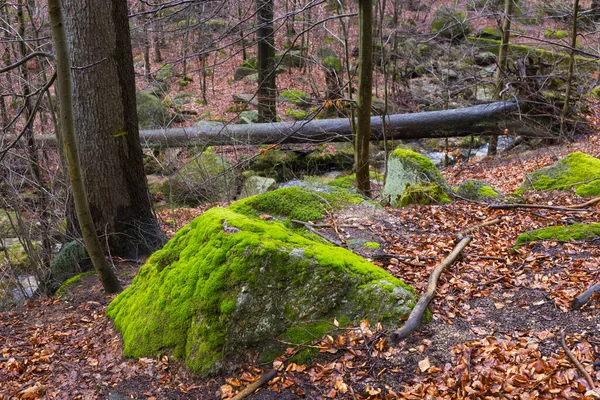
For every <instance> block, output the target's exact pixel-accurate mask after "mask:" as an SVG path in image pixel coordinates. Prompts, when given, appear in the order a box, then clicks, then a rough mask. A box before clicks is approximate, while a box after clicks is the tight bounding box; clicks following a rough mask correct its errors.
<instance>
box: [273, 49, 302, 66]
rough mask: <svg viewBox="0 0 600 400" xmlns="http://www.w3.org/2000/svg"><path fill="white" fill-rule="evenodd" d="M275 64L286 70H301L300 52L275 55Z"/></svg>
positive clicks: (287, 51)
mask: <svg viewBox="0 0 600 400" xmlns="http://www.w3.org/2000/svg"><path fill="white" fill-rule="evenodd" d="M275 62H276V63H278V64H279V65H281V66H283V67H287V68H302V66H304V57H303V56H302V52H301V51H300V50H286V51H282V52H280V53H276V54H275Z"/></svg>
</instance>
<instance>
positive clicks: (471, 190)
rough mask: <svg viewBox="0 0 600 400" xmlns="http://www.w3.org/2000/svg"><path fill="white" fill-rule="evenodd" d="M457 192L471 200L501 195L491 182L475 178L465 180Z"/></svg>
mask: <svg viewBox="0 0 600 400" xmlns="http://www.w3.org/2000/svg"><path fill="white" fill-rule="evenodd" d="M456 194H457V195H458V196H460V197H464V198H466V199H470V200H482V199H488V198H498V197H499V196H500V194H499V193H498V192H497V191H496V190H494V188H493V187H492V186H491V185H490V184H489V183H487V182H484V181H479V180H474V179H470V180H468V181H465V182H463V183H462V184H461V185H460V186H459V187H458V188H457V190H456Z"/></svg>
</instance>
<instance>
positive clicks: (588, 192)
mask: <svg viewBox="0 0 600 400" xmlns="http://www.w3.org/2000/svg"><path fill="white" fill-rule="evenodd" d="M528 189H535V190H550V189H554V190H570V189H575V192H576V193H577V194H578V195H579V196H600V160H599V159H597V158H595V157H592V156H590V155H587V154H585V153H580V152H576V153H571V154H569V155H568V156H566V157H565V158H563V159H561V160H559V161H557V162H556V163H554V164H553V165H551V166H549V167H545V168H541V169H539V170H537V171H534V172H532V173H531V174H529V176H528V177H527V179H525V181H524V182H523V184H522V185H521V187H520V188H519V190H518V191H517V193H519V194H520V193H523V192H524V191H525V190H528Z"/></svg>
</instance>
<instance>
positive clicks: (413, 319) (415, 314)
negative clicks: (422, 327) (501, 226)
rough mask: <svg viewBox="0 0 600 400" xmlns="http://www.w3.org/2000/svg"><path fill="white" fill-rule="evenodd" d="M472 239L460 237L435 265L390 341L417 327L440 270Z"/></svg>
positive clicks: (432, 292) (402, 336)
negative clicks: (405, 318)
mask: <svg viewBox="0 0 600 400" xmlns="http://www.w3.org/2000/svg"><path fill="white" fill-rule="evenodd" d="M490 222H491V221H490ZM479 226H480V225H479ZM473 228H475V227H473ZM469 229H470V228H469ZM465 231H468V229H466V230H465ZM463 232H464V231H463ZM472 239H473V238H472V237H470V236H465V237H463V238H461V239H460V241H459V242H458V244H457V245H456V247H454V250H452V253H450V255H449V256H448V257H446V259H445V260H444V261H442V262H441V263H439V264H438V265H436V267H435V269H434V270H433V272H432V273H431V276H430V277H429V282H428V283H427V290H426V291H425V294H423V296H421V298H420V299H419V301H418V302H417V305H416V306H415V308H413V310H412V312H411V313H410V316H409V317H408V320H407V321H406V323H405V324H404V325H402V327H401V328H400V329H396V330H395V331H394V332H393V333H392V334H391V335H390V341H391V342H392V343H398V342H399V341H400V340H402V339H404V338H406V337H407V336H408V335H410V334H411V333H412V332H413V331H414V330H415V329H417V328H418V327H419V324H420V323H421V320H422V318H423V314H424V313H425V310H426V309H427V306H428V305H429V302H430V301H431V300H432V299H433V297H434V296H435V290H436V288H437V282H438V280H439V279H440V276H441V274H442V272H443V271H444V269H445V268H446V267H447V266H449V265H451V264H452V263H453V262H454V261H455V260H456V259H457V258H458V256H460V254H461V253H462V251H463V250H464V249H465V247H467V245H468V244H469V242H471V240H472Z"/></svg>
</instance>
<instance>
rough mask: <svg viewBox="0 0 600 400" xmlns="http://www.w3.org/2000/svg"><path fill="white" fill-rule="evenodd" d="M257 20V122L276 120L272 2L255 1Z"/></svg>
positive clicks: (270, 0) (271, 0)
mask: <svg viewBox="0 0 600 400" xmlns="http://www.w3.org/2000/svg"><path fill="white" fill-rule="evenodd" d="M256 7H257V13H256V16H257V19H258V25H259V28H258V56H257V61H258V85H259V86H258V121H259V122H275V120H276V119H277V103H276V100H277V87H276V84H275V68H274V66H275V38H274V36H273V0H257V1H256Z"/></svg>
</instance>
